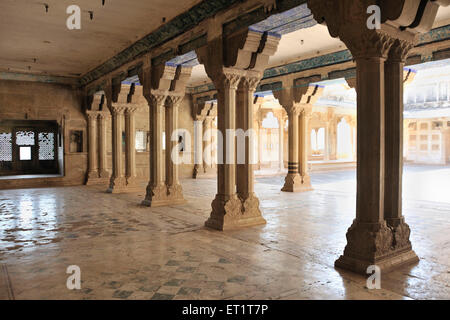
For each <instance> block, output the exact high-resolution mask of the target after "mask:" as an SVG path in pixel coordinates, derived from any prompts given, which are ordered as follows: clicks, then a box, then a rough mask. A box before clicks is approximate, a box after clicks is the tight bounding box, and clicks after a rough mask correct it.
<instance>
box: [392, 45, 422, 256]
mask: <svg viewBox="0 0 450 320" xmlns="http://www.w3.org/2000/svg"><path fill="white" fill-rule="evenodd" d="M412 47H413V44H412V43H411V42H408V41H401V40H395V41H394V42H393V44H392V47H391V49H390V51H389V55H388V59H387V61H386V63H385V99H386V101H385V157H384V159H385V166H386V169H385V175H384V218H385V220H386V222H387V224H388V226H389V227H390V228H391V229H392V231H393V237H394V239H393V241H394V246H395V248H396V250H397V251H399V252H400V251H403V252H409V254H408V256H409V258H410V259H417V260H418V258H417V257H416V256H415V254H414V252H413V251H412V247H411V242H410V241H409V235H410V232H411V231H410V229H409V226H408V225H407V224H406V223H405V220H404V217H403V215H402V181H403V130H404V123H403V86H404V70H403V68H404V66H405V62H406V58H407V55H408V52H409V51H410V50H411V49H412Z"/></svg>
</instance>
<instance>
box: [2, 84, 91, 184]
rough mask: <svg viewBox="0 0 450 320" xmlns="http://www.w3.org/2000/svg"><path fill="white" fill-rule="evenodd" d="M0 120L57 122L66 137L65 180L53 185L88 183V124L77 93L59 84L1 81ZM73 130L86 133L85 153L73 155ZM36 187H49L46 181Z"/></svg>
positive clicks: (56, 181) (84, 138) (59, 179)
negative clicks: (71, 148) (71, 137)
mask: <svg viewBox="0 0 450 320" xmlns="http://www.w3.org/2000/svg"><path fill="white" fill-rule="evenodd" d="M0 120H56V121H57V122H58V124H59V125H60V127H61V132H62V134H63V145H64V165H63V166H64V168H63V169H64V170H63V172H64V176H63V177H61V178H57V179H55V178H54V179H52V185H55V186H56V185H79V184H83V183H84V180H85V176H86V170H87V124H86V118H85V116H84V114H83V112H82V110H81V99H80V96H79V95H78V94H77V91H76V90H74V89H72V88H71V87H69V86H65V85H57V84H47V83H35V82H21V81H0ZM72 130H78V131H81V132H83V143H82V145H83V149H82V151H81V152H77V153H71V152H69V143H70V142H69V134H70V132H71V131H72ZM30 180H33V179H30ZM2 183H3V184H5V183H6V182H4V181H0V185H1V184H2ZM36 183H37V184H38V185H39V184H44V185H45V182H43V181H42V180H39V181H38V182H36ZM36 183H34V182H33V181H29V180H28V179H27V180H26V181H23V182H21V181H17V182H14V183H13V184H12V185H11V182H9V185H10V186H11V187H14V186H15V185H17V186H18V187H21V186H22V185H23V186H28V185H33V186H36Z"/></svg>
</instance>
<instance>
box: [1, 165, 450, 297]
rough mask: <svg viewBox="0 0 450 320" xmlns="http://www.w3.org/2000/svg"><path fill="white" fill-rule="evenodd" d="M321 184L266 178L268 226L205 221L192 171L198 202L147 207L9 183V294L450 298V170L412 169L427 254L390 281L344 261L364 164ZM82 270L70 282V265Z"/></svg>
mask: <svg viewBox="0 0 450 320" xmlns="http://www.w3.org/2000/svg"><path fill="white" fill-rule="evenodd" d="M312 182H313V185H314V188H315V190H314V191H311V192H307V193H302V194H292V193H283V192H281V191H280V189H281V186H282V183H283V177H282V176H269V177H260V178H257V183H256V193H257V195H258V196H259V198H260V201H261V209H262V212H263V215H264V217H265V218H266V220H267V225H265V226H260V227H253V228H248V229H244V230H239V231H230V232H218V231H214V230H208V229H205V228H204V227H203V223H204V221H205V220H206V218H207V217H208V216H209V213H210V203H211V200H212V199H213V197H214V195H215V190H216V182H215V181H214V180H212V179H199V180H183V181H182V184H183V188H184V194H185V197H186V199H187V200H188V203H187V204H186V205H182V206H171V207H165V208H164V207H162V208H146V207H142V206H140V205H139V203H140V201H141V200H142V199H143V196H144V189H143V191H142V192H140V193H135V194H126V195H112V194H107V193H105V192H104V191H105V188H104V187H86V186H80V187H66V188H43V189H23V190H0V265H1V268H0V299H449V298H450V233H449V232H448V231H449V226H450V197H449V196H448V191H449V190H450V168H448V167H407V168H406V170H405V190H404V198H405V203H404V213H405V216H406V220H407V223H409V225H410V226H411V229H412V235H411V241H412V243H413V248H414V250H415V251H416V253H417V254H418V256H419V257H420V259H421V260H420V262H419V263H418V264H416V265H413V266H407V267H403V268H401V269H399V270H396V271H394V272H391V273H388V274H382V278H381V287H382V288H381V289H379V290H376V289H374V290H369V289H367V288H366V287H365V285H366V278H365V277H363V276H360V275H356V274H353V273H350V272H345V271H341V270H336V269H335V268H334V266H333V264H334V261H335V260H336V259H337V258H338V257H339V255H340V254H341V253H342V251H343V249H344V247H345V244H346V239H345V233H346V230H347V228H348V227H349V226H350V224H351V222H352V220H353V218H354V216H355V186H356V184H355V172H354V171H339V172H328V173H316V174H313V175H312ZM70 265H77V266H79V267H80V269H81V279H82V282H81V286H82V287H81V290H68V289H67V287H66V281H67V278H68V277H69V275H68V274H67V273H66V269H67V267H68V266H70Z"/></svg>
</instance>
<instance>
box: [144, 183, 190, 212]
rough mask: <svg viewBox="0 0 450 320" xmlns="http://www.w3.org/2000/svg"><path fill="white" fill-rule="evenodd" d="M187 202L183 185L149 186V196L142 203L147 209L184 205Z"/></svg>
mask: <svg viewBox="0 0 450 320" xmlns="http://www.w3.org/2000/svg"><path fill="white" fill-rule="evenodd" d="M186 202H187V201H186V200H185V199H184V197H183V189H182V188H181V185H179V184H178V185H176V186H168V187H167V186H166V185H158V186H150V185H149V186H148V187H147V195H146V197H145V199H144V200H143V201H142V202H141V204H142V205H143V206H146V207H163V206H171V205H180V204H184V203H186Z"/></svg>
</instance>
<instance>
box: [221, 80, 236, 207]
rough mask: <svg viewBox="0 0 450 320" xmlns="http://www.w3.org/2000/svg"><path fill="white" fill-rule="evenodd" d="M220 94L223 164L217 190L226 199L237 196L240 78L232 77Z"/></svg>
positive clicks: (225, 82) (225, 83)
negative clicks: (237, 104) (237, 134)
mask: <svg viewBox="0 0 450 320" xmlns="http://www.w3.org/2000/svg"><path fill="white" fill-rule="evenodd" d="M230 78H231V79H229V80H226V81H224V84H223V87H222V88H220V90H219V89H218V91H219V94H218V96H219V97H218V100H219V102H218V103H219V114H218V128H219V131H220V132H222V134H223V148H222V159H223V161H222V163H221V164H218V166H217V167H218V168H217V171H218V177H217V190H218V194H219V195H220V196H222V197H224V199H226V200H228V199H231V198H232V197H233V196H234V195H235V194H236V160H235V159H236V143H235V141H236V140H235V137H234V131H235V130H236V89H237V84H238V82H239V80H240V77H238V76H235V75H230Z"/></svg>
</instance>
